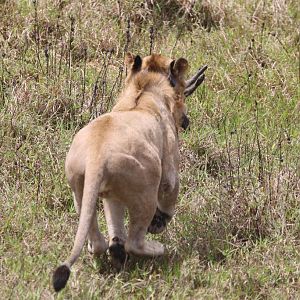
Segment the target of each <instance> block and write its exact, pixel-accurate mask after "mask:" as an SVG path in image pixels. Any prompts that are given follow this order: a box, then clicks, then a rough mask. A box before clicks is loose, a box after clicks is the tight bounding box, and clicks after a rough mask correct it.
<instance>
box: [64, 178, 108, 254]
mask: <svg viewBox="0 0 300 300" xmlns="http://www.w3.org/2000/svg"><path fill="white" fill-rule="evenodd" d="M69 183H70V186H71V189H72V191H73V200H74V206H75V209H76V212H77V213H78V214H79V215H80V211H81V205H82V196H83V188H84V176H82V175H80V176H73V177H72V180H70V181H69ZM107 248H108V245H107V242H106V240H105V238H104V236H103V235H102V233H101V232H100V231H99V227H98V221H97V213H96V211H95V212H94V215H93V218H92V221H91V225H90V229H89V233H88V251H89V252H90V253H91V254H94V255H95V256H99V255H101V254H102V253H104V252H105V251H106V250H107Z"/></svg>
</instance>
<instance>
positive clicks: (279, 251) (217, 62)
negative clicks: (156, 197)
mask: <svg viewBox="0 0 300 300" xmlns="http://www.w3.org/2000/svg"><path fill="white" fill-rule="evenodd" d="M299 13H300V11H299V4H298V1H296V0H290V1H283V0H263V1H255V0H251V1H238V0H237V1H223V0H216V1H210V0H203V1H191V0H168V1H162V0H158V1H150V0H144V1H133V0H126V1H108V0H103V1H93V0H86V1H78V0H74V1H70V0H52V1H45V0H40V1H37V0H33V1H27V0H19V1H16V0H14V1H9V0H2V1H0V20H1V21H0V45H1V47H0V50H1V62H0V66H1V67H0V124H1V126H0V164H1V168H0V191H1V201H0V281H1V283H2V284H1V286H0V295H1V296H0V297H1V298H3V299H25V298H26V299H27V298H28V299H52V298H58V299H64V298H66V299H70V298H75V299H98V298H100V297H101V298H104V299H111V298H113V299H118V298H120V299H123V298H124V299H127V298H132V299H144V298H150V299H151V298H156V299H201V298H204V299H214V298H227V299H231V298H233V299H237V298H243V299H245V298H246V299H263V298H273V299H296V298H298V297H300V290H299V286H300V279H299V278H300V254H299V253H300V251H299V250H300V209H299V205H300V202H299V200H300V162H299V158H300V156H299V154H300V143H299V141H300V105H299V96H300V93H299V81H300V60H299V59H300V54H299V49H300V44H299V43H300V37H299V24H300V23H299V17H300V15H299ZM127 51H131V52H133V53H139V54H140V55H143V56H145V55H148V54H149V52H151V51H152V52H156V53H162V54H164V55H166V56H172V57H177V58H178V57H185V58H187V59H188V61H189V63H190V73H191V74H192V73H194V72H195V70H196V69H197V68H198V67H200V66H201V65H204V64H208V65H209V68H208V70H207V71H206V80H205V82H204V84H203V85H202V87H201V88H199V89H198V91H197V92H196V93H194V94H193V96H192V97H190V98H188V100H187V101H188V107H189V115H190V120H191V129H190V130H189V131H188V132H186V133H183V134H182V141H181V152H182V164H181V175H180V176H181V193H180V199H179V203H178V206H177V211H176V216H175V218H174V220H172V222H171V223H170V225H169V227H168V229H167V231H166V232H164V233H163V234H162V235H160V236H158V237H157V239H159V240H160V241H162V242H163V243H164V244H165V245H167V248H168V254H167V255H166V256H165V257H162V258H159V259H154V260H151V259H141V258H135V257H131V259H130V261H129V262H128V264H127V265H126V268H125V270H124V271H122V272H120V273H116V272H115V271H114V270H113V269H112V268H111V265H110V263H109V262H108V259H107V258H106V257H103V258H102V259H99V260H94V259H93V258H92V257H91V256H90V255H89V254H88V252H87V251H86V249H85V250H84V251H83V254H82V255H81V259H80V260H79V261H78V262H77V263H76V265H75V266H74V268H73V271H72V274H71V278H70V281H69V284H68V286H67V287H66V289H65V290H64V291H62V292H61V293H60V294H58V295H56V294H55V293H54V291H53V289H52V286H51V276H52V272H53V270H54V268H55V267H56V266H57V265H58V264H59V263H60V262H61V261H63V260H64V259H65V257H66V252H68V251H69V250H70V248H71V246H72V243H73V239H74V236H75V231H76V228H77V220H78V217H77V215H76V212H75V209H74V206H73V200H72V195H71V192H70V189H69V188H68V186H67V183H66V181H65V177H64V167H63V165H64V159H65V155H66V152H67V150H68V146H69V144H70V142H71V140H72V137H73V136H74V134H75V132H77V131H78V130H79V129H80V128H81V127H83V126H84V125H85V124H86V123H88V122H89V121H90V120H91V119H93V118H94V117H96V116H98V115H100V114H102V113H104V112H106V111H108V110H110V108H111V107H112V105H113V104H114V101H115V99H116V96H117V95H118V93H119V91H120V90H121V89H122V85H123V79H124V76H125V70H124V68H123V57H124V53H125V52H127ZM99 206H100V207H99V210H100V212H99V222H100V226H101V229H102V231H103V232H105V231H106V225H105V222H104V218H103V214H102V213H103V212H102V206H101V204H100V205H99Z"/></svg>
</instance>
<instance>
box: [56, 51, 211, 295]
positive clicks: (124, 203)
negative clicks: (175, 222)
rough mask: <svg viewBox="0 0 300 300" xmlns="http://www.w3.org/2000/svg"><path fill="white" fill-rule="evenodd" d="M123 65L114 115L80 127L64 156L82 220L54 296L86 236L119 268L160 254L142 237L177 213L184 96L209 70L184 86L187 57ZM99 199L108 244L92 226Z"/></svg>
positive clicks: (159, 249)
mask: <svg viewBox="0 0 300 300" xmlns="http://www.w3.org/2000/svg"><path fill="white" fill-rule="evenodd" d="M126 64H127V68H128V70H129V72H128V76H127V78H126V85H125V89H124V92H123V93H122V95H121V96H120V97H119V100H118V102H117V104H116V105H115V107H114V108H113V110H112V112H110V113H107V114H104V115H102V116H100V117H98V118H97V119H95V120H94V121H92V122H91V123H90V124H88V125H87V126H86V127H84V128H83V129H81V130H80V131H79V132H78V133H77V134H76V136H75V138H74V140H73V143H72V145H71V148H70V150H69V153H68V155H67V158H66V165H65V170H66V175H67V179H68V182H69V184H70V186H71V189H72V191H73V194H74V202H75V207H76V210H77V212H78V213H79V214H80V218H79V226H78V230H77V233H76V237H75V242H74V246H73V249H72V252H71V255H70V256H69V257H68V259H67V260H66V261H65V262H64V263H63V264H62V265H61V266H60V267H58V268H57V269H56V271H55V272H54V275H53V286H54V289H55V290H56V291H59V290H61V289H62V288H64V287H65V285H66V283H67V280H68V278H69V275H70V268H71V266H72V265H73V264H74V262H75V261H76V259H77V258H78V257H79V255H80V252H81V250H82V248H83V245H84V243H85V241H86V239H87V237H88V249H89V251H90V252H91V253H93V254H95V255H99V254H101V253H103V252H105V251H106V250H107V248H109V251H110V254H111V255H112V258H113V261H115V263H119V264H123V263H124V261H125V258H126V253H132V254H136V255H145V256H159V255H162V254H163V253H164V247H163V245H162V244H161V243H159V242H157V241H150V240H146V239H145V235H146V233H147V232H151V233H160V232H161V231H162V230H163V229H164V228H165V226H166V224H167V222H169V221H170V219H171V218H172V216H173V214H174V209H175V203H176V199H177V195H178V190H179V177H178V168H179V149H178V128H179V127H183V128H186V127H187V126H188V123H189V122H188V118H187V116H186V109H185V104H184V97H185V96H188V95H190V94H191V93H192V92H193V91H194V90H195V89H196V88H197V86H198V85H199V84H200V83H201V82H202V81H203V79H204V74H203V72H204V71H205V69H206V67H205V68H202V69H201V70H200V71H199V72H198V73H197V74H196V75H195V76H194V77H193V78H192V79H190V80H189V81H187V82H185V80H184V75H185V73H186V71H187V69H188V62H187V61H186V60H185V59H184V58H180V59H178V60H176V61H174V60H171V59H168V58H166V57H163V56H161V55H151V56H148V57H145V58H144V59H141V57H140V56H133V55H132V54H127V56H126ZM99 196H100V197H101V198H102V199H103V202H104V213H105V218H106V222H107V226H108V234H109V243H107V242H106V240H105V238H104V236H103V235H102V234H101V233H100V231H99V228H98V224H97V214H96V201H97V199H98V197H99ZM125 208H127V209H128V212H129V230H128V234H127V233H126V231H125V228H124V211H125Z"/></svg>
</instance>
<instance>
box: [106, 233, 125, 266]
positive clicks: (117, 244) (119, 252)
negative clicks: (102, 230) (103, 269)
mask: <svg viewBox="0 0 300 300" xmlns="http://www.w3.org/2000/svg"><path fill="white" fill-rule="evenodd" d="M108 250H109V254H110V256H111V263H112V265H113V267H114V268H116V269H117V270H121V269H122V267H123V266H124V264H125V262H126V261H127V260H128V258H129V257H128V254H127V253H126V251H125V247H124V243H123V242H121V240H120V239H119V238H118V237H114V238H113V239H112V244H111V245H110V246H109V248H108Z"/></svg>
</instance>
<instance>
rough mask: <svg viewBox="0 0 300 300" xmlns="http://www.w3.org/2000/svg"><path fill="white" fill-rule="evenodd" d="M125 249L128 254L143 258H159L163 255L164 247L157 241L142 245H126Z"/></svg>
mask: <svg viewBox="0 0 300 300" xmlns="http://www.w3.org/2000/svg"><path fill="white" fill-rule="evenodd" d="M125 249H126V251H127V252H129V253H133V254H136V255H143V256H152V257H154V256H161V255H163V254H164V252H165V249H164V246H163V245H162V244H161V243H160V242H157V241H144V242H143V244H142V245H139V246H138V245H136V244H134V243H126V244H125Z"/></svg>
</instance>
